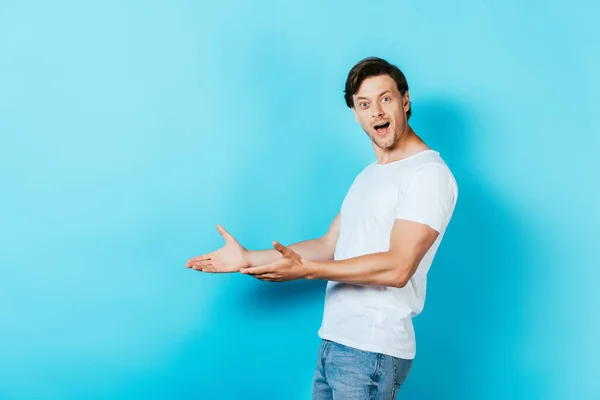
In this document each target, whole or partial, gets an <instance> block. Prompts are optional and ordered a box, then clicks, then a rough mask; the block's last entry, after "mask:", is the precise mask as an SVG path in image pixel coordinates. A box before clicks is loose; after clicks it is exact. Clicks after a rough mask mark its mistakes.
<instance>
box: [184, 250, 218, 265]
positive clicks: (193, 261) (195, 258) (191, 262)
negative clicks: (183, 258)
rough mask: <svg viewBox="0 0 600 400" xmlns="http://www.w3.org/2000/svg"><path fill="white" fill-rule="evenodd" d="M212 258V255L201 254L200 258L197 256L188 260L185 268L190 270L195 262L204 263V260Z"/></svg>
mask: <svg viewBox="0 0 600 400" xmlns="http://www.w3.org/2000/svg"><path fill="white" fill-rule="evenodd" d="M211 256H212V253H209V254H203V255H201V256H197V257H192V258H190V259H189V260H188V261H187V263H186V267H188V268H190V267H191V266H192V264H193V263H195V262H197V261H206V260H210V259H211Z"/></svg>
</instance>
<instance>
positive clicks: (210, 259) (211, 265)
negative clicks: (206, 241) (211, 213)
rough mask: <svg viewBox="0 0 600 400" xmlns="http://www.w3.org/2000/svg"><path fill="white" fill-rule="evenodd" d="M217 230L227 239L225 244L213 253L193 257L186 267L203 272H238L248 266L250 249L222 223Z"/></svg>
mask: <svg viewBox="0 0 600 400" xmlns="http://www.w3.org/2000/svg"><path fill="white" fill-rule="evenodd" d="M217 230H218V231H219V233H220V234H221V236H223V239H225V245H224V246H223V247H221V248H220V249H218V250H215V251H213V252H212V253H208V254H204V255H201V256H198V257H193V258H191V259H189V260H188V262H187V264H186V267H187V268H193V269H195V270H197V271H202V272H215V273H219V272H238V271H239V270H240V269H241V268H245V267H248V266H249V265H250V262H249V261H248V251H247V250H246V249H245V248H244V247H243V246H242V245H241V244H240V243H239V242H238V241H237V240H236V239H235V238H234V237H233V236H231V235H230V234H229V233H228V232H227V231H226V230H225V228H223V227H222V226H221V225H217Z"/></svg>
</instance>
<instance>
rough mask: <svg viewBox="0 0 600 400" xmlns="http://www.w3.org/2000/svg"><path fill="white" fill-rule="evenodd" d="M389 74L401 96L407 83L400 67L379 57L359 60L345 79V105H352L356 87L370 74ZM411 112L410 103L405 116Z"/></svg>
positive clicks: (404, 92) (407, 116)
mask: <svg viewBox="0 0 600 400" xmlns="http://www.w3.org/2000/svg"><path fill="white" fill-rule="evenodd" d="M380 75H389V76H390V77H391V78H392V79H393V80H394V81H395V82H396V84H397V85H398V91H399V92H400V94H401V95H402V96H404V95H405V94H406V92H407V91H408V83H407V82H406V77H405V76H404V74H403V73H402V71H400V68H398V67H397V66H395V65H393V64H390V63H389V62H387V61H386V60H384V59H382V58H379V57H367V58H365V59H363V60H361V61H359V62H358V63H357V64H356V65H355V66H354V67H352V69H351V70H350V72H349V73H348V78H347V79H346V87H345V89H344V99H345V100H346V105H347V106H348V107H350V108H352V107H354V100H353V98H352V96H354V95H355V94H356V92H357V91H358V88H360V85H361V84H362V83H363V81H364V80H365V79H367V78H370V77H372V76H380ZM411 114H412V105H411V108H409V109H408V112H407V113H406V118H407V119H408V118H410V115H411Z"/></svg>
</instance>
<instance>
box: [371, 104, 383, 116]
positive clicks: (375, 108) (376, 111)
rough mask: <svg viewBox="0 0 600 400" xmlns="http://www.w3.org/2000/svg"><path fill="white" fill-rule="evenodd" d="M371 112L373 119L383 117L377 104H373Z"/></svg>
mask: <svg viewBox="0 0 600 400" xmlns="http://www.w3.org/2000/svg"><path fill="white" fill-rule="evenodd" d="M371 111H372V112H373V118H378V117H381V116H382V115H383V111H382V110H381V108H380V107H379V105H378V104H373V106H372V107H371Z"/></svg>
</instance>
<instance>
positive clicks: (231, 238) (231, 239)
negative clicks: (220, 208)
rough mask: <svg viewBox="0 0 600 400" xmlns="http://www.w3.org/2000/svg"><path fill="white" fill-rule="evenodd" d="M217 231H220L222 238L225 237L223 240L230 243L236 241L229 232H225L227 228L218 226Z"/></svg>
mask: <svg viewBox="0 0 600 400" xmlns="http://www.w3.org/2000/svg"><path fill="white" fill-rule="evenodd" d="M217 231H219V233H220V234H221V236H223V239H225V241H227V242H229V241H235V239H234V238H233V236H231V235H230V234H229V232H227V231H226V230H225V228H223V227H222V226H221V224H218V225H217Z"/></svg>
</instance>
